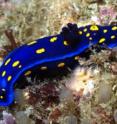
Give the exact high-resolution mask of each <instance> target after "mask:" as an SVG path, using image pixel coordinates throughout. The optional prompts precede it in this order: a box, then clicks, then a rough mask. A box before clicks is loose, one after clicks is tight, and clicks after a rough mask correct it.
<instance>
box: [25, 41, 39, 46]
mask: <svg viewBox="0 0 117 124" xmlns="http://www.w3.org/2000/svg"><path fill="white" fill-rule="evenodd" d="M35 43H37V41H32V42H30V43H28V44H27V45H33V44H35Z"/></svg>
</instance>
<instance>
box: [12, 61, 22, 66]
mask: <svg viewBox="0 0 117 124" xmlns="http://www.w3.org/2000/svg"><path fill="white" fill-rule="evenodd" d="M19 63H20V62H19V61H15V62H14V63H13V64H12V66H13V67H16V66H18V65H19Z"/></svg>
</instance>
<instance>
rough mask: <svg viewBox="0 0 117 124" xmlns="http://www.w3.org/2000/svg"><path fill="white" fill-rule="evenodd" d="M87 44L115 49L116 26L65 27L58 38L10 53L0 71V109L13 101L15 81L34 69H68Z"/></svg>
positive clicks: (33, 42)
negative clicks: (103, 45) (104, 45)
mask: <svg viewBox="0 0 117 124" xmlns="http://www.w3.org/2000/svg"><path fill="white" fill-rule="evenodd" d="M90 43H92V44H100V45H102V44H103V43H105V44H106V45H107V46H108V47H110V48H113V47H115V46H117V26H116V25H115V26H98V25H88V26H85V27H80V28H77V25H75V24H68V27H65V28H63V30H62V32H61V33H60V34H58V35H55V36H49V37H45V38H42V39H37V40H35V41H32V42H30V43H28V44H25V45H23V46H21V47H19V48H16V49H15V50H13V51H12V52H11V53H10V54H9V55H8V56H7V57H6V58H5V59H4V62H3V65H2V66H1V68H0V106H8V105H10V104H11V103H12V102H13V100H14V90H13V87H14V84H15V83H16V82H17V80H18V79H19V78H22V77H23V76H24V77H25V76H28V75H30V74H31V73H32V72H33V71H34V70H35V69H38V71H39V72H42V71H45V70H48V72H51V71H56V70H57V69H63V68H64V67H72V66H74V65H76V64H77V62H78V61H77V60H78V58H79V56H80V54H82V53H83V52H84V51H85V50H86V49H87V48H89V46H90V45H89V44H90Z"/></svg>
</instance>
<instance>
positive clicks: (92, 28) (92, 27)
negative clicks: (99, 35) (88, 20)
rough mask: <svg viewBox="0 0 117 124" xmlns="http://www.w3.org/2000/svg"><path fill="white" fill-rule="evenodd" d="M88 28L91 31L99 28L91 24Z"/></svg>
mask: <svg viewBox="0 0 117 124" xmlns="http://www.w3.org/2000/svg"><path fill="white" fill-rule="evenodd" d="M90 30H91V31H98V30H99V28H98V26H97V25H92V26H91V27H90Z"/></svg>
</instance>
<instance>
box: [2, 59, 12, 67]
mask: <svg viewBox="0 0 117 124" xmlns="http://www.w3.org/2000/svg"><path fill="white" fill-rule="evenodd" d="M10 61H11V58H9V59H8V60H7V61H6V62H5V64H4V65H5V66H6V65H8V64H9V62H10Z"/></svg>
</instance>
